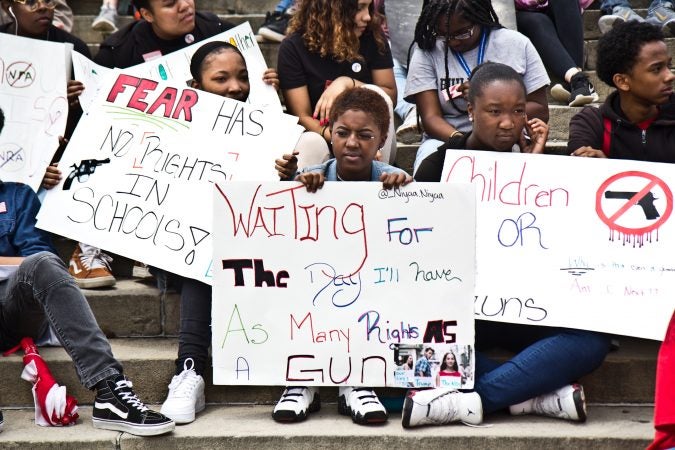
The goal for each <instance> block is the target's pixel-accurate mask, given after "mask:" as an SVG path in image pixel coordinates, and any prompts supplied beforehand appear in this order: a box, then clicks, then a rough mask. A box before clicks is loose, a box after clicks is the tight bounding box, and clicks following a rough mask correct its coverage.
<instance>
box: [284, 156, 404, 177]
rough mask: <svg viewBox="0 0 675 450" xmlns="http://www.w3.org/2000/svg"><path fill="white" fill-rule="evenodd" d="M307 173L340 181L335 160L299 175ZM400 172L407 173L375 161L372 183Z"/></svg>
mask: <svg viewBox="0 0 675 450" xmlns="http://www.w3.org/2000/svg"><path fill="white" fill-rule="evenodd" d="M307 172H318V173H322V174H323V175H324V176H325V177H326V181H338V177H337V164H336V163H335V158H332V159H329V160H328V161H326V162H325V163H323V164H317V165H315V166H309V167H305V168H304V169H302V170H300V171H298V173H297V175H300V174H301V173H307ZM398 172H401V173H406V172H405V171H404V170H401V169H399V168H398V167H394V166H390V165H389V164H387V163H383V162H380V161H373V164H372V168H371V172H370V181H379V180H380V175H382V174H383V173H398Z"/></svg>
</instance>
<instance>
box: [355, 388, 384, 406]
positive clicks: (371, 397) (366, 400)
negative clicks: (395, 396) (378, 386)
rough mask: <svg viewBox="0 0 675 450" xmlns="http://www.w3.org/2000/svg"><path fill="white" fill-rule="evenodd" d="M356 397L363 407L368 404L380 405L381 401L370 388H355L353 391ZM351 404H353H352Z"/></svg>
mask: <svg viewBox="0 0 675 450" xmlns="http://www.w3.org/2000/svg"><path fill="white" fill-rule="evenodd" d="M352 393H353V394H355V395H356V399H357V400H358V401H359V403H361V406H364V405H368V404H371V403H372V404H376V405H379V404H380V399H379V398H378V397H377V394H376V393H375V391H373V390H372V389H368V388H354V390H353V391H352ZM350 403H351V402H350Z"/></svg>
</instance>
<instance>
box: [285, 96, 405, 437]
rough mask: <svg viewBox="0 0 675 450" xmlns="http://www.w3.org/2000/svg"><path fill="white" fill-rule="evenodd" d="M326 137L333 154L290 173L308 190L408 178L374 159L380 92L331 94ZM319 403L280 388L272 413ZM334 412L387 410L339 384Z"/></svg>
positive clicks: (382, 124)
mask: <svg viewBox="0 0 675 450" xmlns="http://www.w3.org/2000/svg"><path fill="white" fill-rule="evenodd" d="M329 118H330V126H331V129H330V136H331V141H332V144H333V152H334V153H335V158H333V159H330V160H328V161H326V162H325V163H323V164H319V165H316V166H312V167H306V168H305V169H302V170H301V171H300V173H299V174H298V176H297V177H296V178H295V179H296V180H297V181H300V182H301V183H303V184H304V185H305V187H306V188H307V190H308V191H309V192H316V190H317V189H320V188H321V187H322V186H323V184H324V182H325V181H381V182H382V184H383V187H384V189H394V188H397V187H400V186H402V185H405V184H408V183H409V182H410V181H412V178H411V177H410V175H408V174H407V173H405V172H404V171H403V170H401V169H398V168H396V167H393V166H390V165H389V164H386V163H384V162H380V161H375V157H376V155H377V153H378V151H381V149H382V146H383V145H385V142H386V139H387V132H388V130H389V121H390V118H391V115H390V112H389V107H388V105H387V103H386V101H385V100H384V99H383V98H382V96H381V95H380V94H378V93H376V92H375V91H373V90H371V89H367V88H352V89H347V90H346V91H344V92H342V93H341V94H340V95H338V96H337V97H336V98H335V102H334V103H333V105H332V108H331V110H330V116H329ZM320 407H321V401H320V398H319V390H318V388H317V387H314V386H309V387H305V386H290V387H287V388H286V390H284V393H283V394H282V396H281V399H280V400H279V402H278V403H277V405H276V407H275V408H274V412H273V413H272V417H273V418H274V420H276V421H278V422H298V421H301V420H304V419H305V418H306V417H307V415H308V414H309V413H310V412H315V411H318V410H319V408H320ZM338 412H339V413H340V414H344V415H351V417H352V420H353V421H354V422H355V423H359V424H373V423H382V422H385V421H386V420H387V418H388V415H387V410H386V409H385V408H384V406H382V403H380V400H379V399H378V397H377V394H376V393H375V392H374V391H373V390H372V389H370V388H363V387H349V386H340V388H339V394H338Z"/></svg>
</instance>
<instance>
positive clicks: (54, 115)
mask: <svg viewBox="0 0 675 450" xmlns="http://www.w3.org/2000/svg"><path fill="white" fill-rule="evenodd" d="M66 51H68V52H69V53H70V49H68V50H67V47H66V46H65V45H64V44H59V43H54V42H45V41H40V40H37V39H28V38H23V37H17V36H12V35H9V34H3V33H0V109H2V111H3V114H4V116H5V127H4V129H3V130H2V133H0V179H2V180H3V181H18V182H21V183H25V184H28V185H29V186H30V187H32V188H33V189H34V190H36V191H37V189H38V188H39V187H40V183H41V182H42V175H43V174H44V172H45V168H46V167H47V166H48V165H49V162H50V161H51V158H52V156H53V155H54V152H55V151H56V149H57V147H58V146H59V136H61V135H63V132H64V130H65V129H66V119H67V116H68V101H67V100H66V82H67V81H66Z"/></svg>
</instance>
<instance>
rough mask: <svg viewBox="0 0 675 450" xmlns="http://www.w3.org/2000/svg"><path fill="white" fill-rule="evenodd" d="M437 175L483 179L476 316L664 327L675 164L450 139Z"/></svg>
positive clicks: (671, 303)
mask: <svg viewBox="0 0 675 450" xmlns="http://www.w3.org/2000/svg"><path fill="white" fill-rule="evenodd" d="M441 181H447V182H450V183H453V182H459V183H473V184H474V185H475V186H476V196H477V202H478V203H477V230H476V239H477V243H476V264H477V268H478V269H477V276H476V303H475V312H476V318H478V319H486V320H495V321H503V322H513V323H523V324H528V325H548V326H561V327H570V328H580V329H587V330H595V331H602V332H607V333H615V334H620V335H627V336H636V337H642V338H648V339H662V338H663V336H664V334H665V330H666V326H667V324H668V319H669V318H670V315H671V313H672V311H673V307H675V263H674V262H673V259H672V254H671V253H670V252H671V250H672V248H674V246H675V222H674V219H673V217H672V216H671V212H672V208H673V195H672V187H673V186H675V176H674V175H673V170H672V166H671V165H669V164H659V163H647V162H640V161H629V160H606V159H594V158H573V157H569V156H553V155H530V154H525V155H523V154H516V153H498V152H471V151H457V150H451V151H448V152H447V154H446V160H445V165H444V168H443V175H442V178H441Z"/></svg>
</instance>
